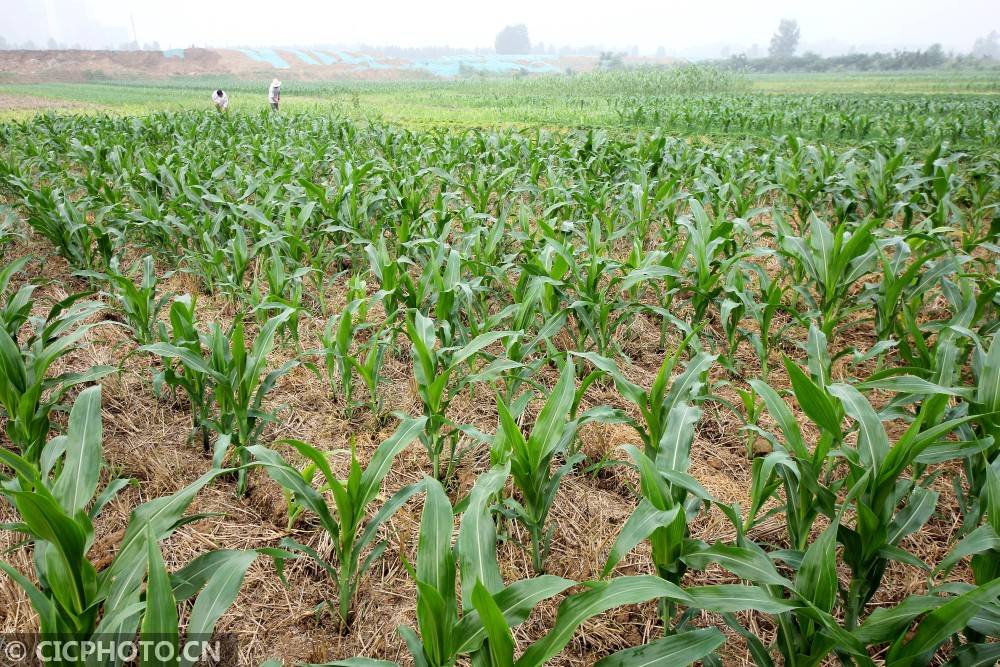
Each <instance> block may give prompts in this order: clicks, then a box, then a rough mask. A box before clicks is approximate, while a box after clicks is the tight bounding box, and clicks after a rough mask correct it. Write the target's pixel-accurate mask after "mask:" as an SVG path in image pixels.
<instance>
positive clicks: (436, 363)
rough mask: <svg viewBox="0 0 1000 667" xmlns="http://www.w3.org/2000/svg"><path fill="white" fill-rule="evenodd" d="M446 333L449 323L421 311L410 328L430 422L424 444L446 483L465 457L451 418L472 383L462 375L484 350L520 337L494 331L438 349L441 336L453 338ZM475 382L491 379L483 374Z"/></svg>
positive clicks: (419, 391) (419, 392)
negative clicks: (455, 403)
mask: <svg viewBox="0 0 1000 667" xmlns="http://www.w3.org/2000/svg"><path fill="white" fill-rule="evenodd" d="M442 329H447V323H445V324H444V325H440V324H438V323H436V322H435V321H434V320H433V319H430V318H428V317H425V316H424V315H423V314H422V313H420V312H419V311H417V312H416V313H414V314H413V316H411V317H410V318H409V319H408V320H407V324H406V332H407V336H408V337H409V339H410V342H411V343H412V345H413V361H414V363H413V375H414V378H415V380H416V389H417V396H418V397H419V398H420V402H421V403H422V404H423V410H424V416H425V417H426V418H427V424H426V427H425V430H424V433H423V435H422V436H421V438H420V441H421V442H422V443H423V445H424V448H425V449H426V450H427V456H428V458H429V459H430V462H431V467H432V468H433V471H434V478H435V479H439V480H446V479H449V478H450V477H451V474H452V472H453V471H454V469H455V465H456V464H457V463H458V460H459V458H460V457H461V453H462V452H461V451H460V450H459V448H458V440H459V436H460V435H461V431H460V430H459V429H458V428H457V427H456V424H454V423H453V422H452V421H451V420H450V419H449V418H448V415H447V412H448V406H449V404H450V403H451V401H452V400H453V399H454V398H455V396H456V395H457V394H458V392H459V390H460V389H461V388H462V387H463V386H465V385H467V384H469V382H470V376H468V375H462V371H463V369H465V368H466V366H467V364H469V363H471V362H473V361H475V360H476V359H477V358H478V357H479V356H480V355H481V354H483V350H484V348H486V347H487V346H489V345H491V344H492V343H495V342H497V341H499V340H501V339H504V338H508V337H510V336H513V335H516V334H514V333H513V332H510V331H491V332H489V333H484V334H482V335H479V336H476V337H475V338H474V339H472V340H471V341H469V342H468V343H467V344H466V345H464V346H461V347H442V348H437V342H438V340H439V336H441V335H443V336H445V337H449V336H448V334H447V333H444V334H441V333H440V332H441V330H442ZM474 379H476V380H480V379H488V378H487V377H486V376H483V375H482V374H479V375H478V376H475V377H474Z"/></svg>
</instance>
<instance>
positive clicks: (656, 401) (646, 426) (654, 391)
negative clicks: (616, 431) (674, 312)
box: [577, 337, 717, 460]
mask: <svg viewBox="0 0 1000 667" xmlns="http://www.w3.org/2000/svg"><path fill="white" fill-rule="evenodd" d="M688 340H691V337H689V338H688ZM686 345H687V342H685V344H684V345H681V346H680V347H679V348H678V349H677V351H676V352H675V353H674V354H673V355H670V356H667V357H665V358H664V360H663V363H662V364H661V365H660V369H659V371H658V372H657V374H656V377H655V378H654V379H653V384H652V386H651V387H650V388H649V389H648V390H646V389H644V388H642V387H640V386H639V385H637V384H635V383H633V382H631V381H629V380H628V379H627V378H626V377H625V376H624V375H623V374H622V373H621V371H620V370H619V369H618V365H617V364H616V363H615V362H614V361H612V360H611V359H607V358H606V357H600V356H598V355H595V354H591V353H580V354H578V355H577V356H580V357H582V358H584V359H587V360H588V361H590V362H591V363H592V364H593V365H594V366H595V368H596V369H597V371H596V372H597V373H606V374H608V375H610V376H611V378H612V379H613V380H614V383H615V387H617V389H618V391H619V393H621V395H622V396H623V397H624V398H625V399H626V400H628V401H629V402H630V403H632V404H633V405H635V406H636V407H637V408H639V414H640V415H641V419H639V420H636V419H633V418H631V417H629V416H627V415H620V419H621V420H622V421H623V422H624V423H626V424H628V425H629V426H631V427H632V428H633V429H634V430H635V432H636V433H637V434H638V436H639V437H640V439H641V440H642V447H643V454H645V455H646V456H647V457H648V458H650V459H653V460H656V459H657V457H658V456H660V452H661V451H663V450H664V447H665V446H666V445H667V444H668V442H667V440H668V437H669V436H668V433H669V432H670V427H671V412H672V411H673V410H674V408H675V407H677V406H678V405H680V404H681V403H684V402H686V401H694V400H701V399H702V398H703V394H705V393H706V391H705V385H706V381H707V375H708V371H709V369H710V368H711V366H712V364H713V363H714V362H715V360H716V358H717V357H716V356H715V355H712V354H707V353H705V352H699V353H697V354H696V355H695V356H694V357H693V358H692V359H691V360H690V361H689V362H688V363H687V366H686V367H685V369H684V371H683V372H682V373H681V374H680V375H679V376H678V377H677V378H676V379H674V380H673V382H670V380H671V377H670V374H671V373H672V372H673V370H674V368H675V367H676V366H677V363H678V362H679V361H680V358H681V354H682V353H683V351H684V349H685V347H686Z"/></svg>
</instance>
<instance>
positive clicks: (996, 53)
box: [972, 30, 1000, 60]
mask: <svg viewBox="0 0 1000 667" xmlns="http://www.w3.org/2000/svg"><path fill="white" fill-rule="evenodd" d="M972 55H974V56H976V57H978V58H992V59H993V60H1000V32H997V31H996V30H992V31H990V34H988V35H986V36H985V37H980V38H979V39H977V40H976V43H975V44H974V45H973V46H972Z"/></svg>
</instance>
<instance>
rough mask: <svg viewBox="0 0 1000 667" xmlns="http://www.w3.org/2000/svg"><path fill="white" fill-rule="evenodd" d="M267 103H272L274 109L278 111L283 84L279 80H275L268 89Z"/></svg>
mask: <svg viewBox="0 0 1000 667" xmlns="http://www.w3.org/2000/svg"><path fill="white" fill-rule="evenodd" d="M267 101H268V102H270V103H271V108H272V109H274V110H275V111H277V110H278V104H280V103H281V82H280V81H278V80H277V79H275V80H273V81H272V82H271V86H270V87H269V88H268V89H267Z"/></svg>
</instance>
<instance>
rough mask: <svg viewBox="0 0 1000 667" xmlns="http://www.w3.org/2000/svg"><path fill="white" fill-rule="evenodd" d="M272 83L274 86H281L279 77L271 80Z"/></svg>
mask: <svg viewBox="0 0 1000 667" xmlns="http://www.w3.org/2000/svg"><path fill="white" fill-rule="evenodd" d="M271 85H272V86H278V87H279V88H280V87H281V82H280V81H278V80H277V79H274V80H273V81H271Z"/></svg>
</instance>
